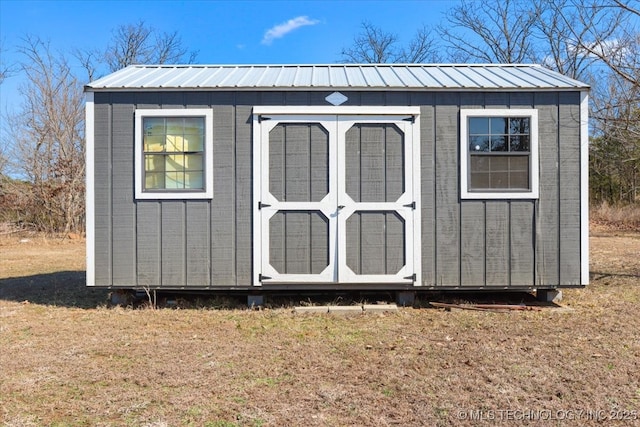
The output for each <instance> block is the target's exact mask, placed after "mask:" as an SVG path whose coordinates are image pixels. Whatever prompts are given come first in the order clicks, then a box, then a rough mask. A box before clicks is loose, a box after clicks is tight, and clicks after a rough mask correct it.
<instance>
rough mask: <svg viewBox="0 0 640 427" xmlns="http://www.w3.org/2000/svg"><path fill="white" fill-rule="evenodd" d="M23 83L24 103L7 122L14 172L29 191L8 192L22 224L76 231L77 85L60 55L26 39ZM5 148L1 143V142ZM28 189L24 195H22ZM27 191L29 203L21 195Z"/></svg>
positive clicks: (80, 159)
mask: <svg viewBox="0 0 640 427" xmlns="http://www.w3.org/2000/svg"><path fill="white" fill-rule="evenodd" d="M18 50H19V52H20V53H21V54H22V55H23V60H22V61H21V64H20V66H21V71H22V72H23V73H24V75H25V77H26V83H25V84H24V85H23V86H22V87H21V88H20V93H21V95H22V97H23V103H22V105H21V108H20V109H19V111H18V112H17V113H14V114H10V115H9V116H8V118H7V119H8V124H9V126H8V129H9V131H8V132H9V135H8V137H9V138H10V140H11V142H12V154H13V155H12V160H13V161H14V167H15V168H16V171H18V172H19V174H20V176H21V177H23V179H24V180H25V181H27V182H28V183H29V184H30V185H29V186H27V187H25V186H24V185H21V186H20V187H19V188H14V189H10V190H9V191H14V192H19V193H20V194H15V196H16V197H15V199H16V200H18V199H19V200H23V201H24V200H27V201H28V202H25V203H23V204H22V205H21V206H20V207H19V208H20V209H22V212H21V213H20V216H21V217H22V220H23V221H28V222H31V223H32V224H34V225H35V226H36V228H38V229H41V230H45V231H63V232H67V233H68V232H70V231H81V230H82V228H83V219H84V176H85V166H84V130H83V128H84V121H83V118H84V106H83V99H84V97H83V93H82V85H81V84H80V82H79V81H78V80H77V78H76V77H75V76H74V75H73V74H72V72H71V67H70V65H69V64H68V62H67V61H66V59H65V57H64V56H62V55H55V54H54V53H53V52H52V50H51V48H50V46H49V44H48V43H47V42H44V41H42V40H40V39H39V38H34V37H26V38H25V39H23V44H22V45H21V46H20V47H19V49H18ZM5 142H6V141H5ZM27 189H28V190H27ZM25 191H28V192H29V194H28V197H26V198H25V197H24V192H25Z"/></svg>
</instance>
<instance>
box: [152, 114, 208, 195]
mask: <svg viewBox="0 0 640 427" xmlns="http://www.w3.org/2000/svg"><path fill="white" fill-rule="evenodd" d="M142 123H143V142H142V150H143V153H144V172H145V173H144V182H143V184H144V189H145V190H162V189H185V188H187V189H189V188H194V189H204V181H205V176H204V169H205V167H204V150H205V147H204V145H205V144H204V141H205V126H206V125H205V118H204V117H143V119H142ZM155 153H157V154H155Z"/></svg>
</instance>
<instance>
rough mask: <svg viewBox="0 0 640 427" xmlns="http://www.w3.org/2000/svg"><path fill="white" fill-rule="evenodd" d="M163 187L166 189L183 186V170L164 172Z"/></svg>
mask: <svg viewBox="0 0 640 427" xmlns="http://www.w3.org/2000/svg"><path fill="white" fill-rule="evenodd" d="M165 188H167V189H175V188H184V173H183V172H167V173H166V174H165Z"/></svg>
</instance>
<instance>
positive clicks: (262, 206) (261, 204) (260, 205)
mask: <svg viewBox="0 0 640 427" xmlns="http://www.w3.org/2000/svg"><path fill="white" fill-rule="evenodd" d="M269 206H271V205H268V204H266V203H262V202H258V210H260V209H262V208H268V207H269Z"/></svg>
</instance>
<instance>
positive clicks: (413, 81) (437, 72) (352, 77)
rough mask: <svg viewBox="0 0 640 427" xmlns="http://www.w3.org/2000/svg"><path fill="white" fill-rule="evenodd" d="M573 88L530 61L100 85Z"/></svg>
mask: <svg viewBox="0 0 640 427" xmlns="http://www.w3.org/2000/svg"><path fill="white" fill-rule="evenodd" d="M292 88H294V89H304V90H424V89H429V90H514V89H526V90H576V89H585V88H588V85H586V84H585V83H582V82H579V81H577V80H574V79H571V78H569V77H566V76H563V75H562V74H559V73H557V72H555V71H551V70H549V69H546V68H544V67H542V66H540V65H535V64H332V65H131V66H129V67H126V68H123V69H122V70H119V71H116V72H115V73H113V74H110V75H108V76H105V77H103V78H101V79H98V80H96V81H94V82H91V83H89V84H88V85H87V86H86V89H87V90H89V91H100V90H157V89H168V90H198V89H221V90H283V89H292Z"/></svg>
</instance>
